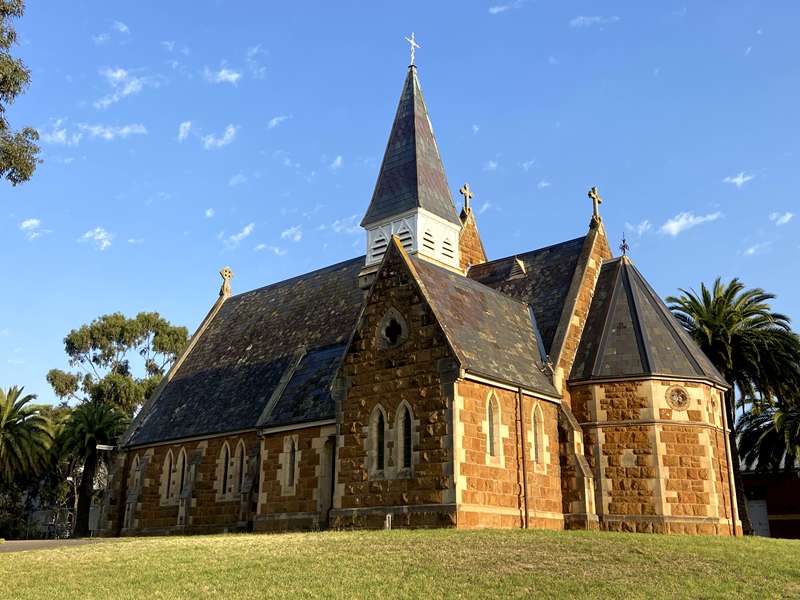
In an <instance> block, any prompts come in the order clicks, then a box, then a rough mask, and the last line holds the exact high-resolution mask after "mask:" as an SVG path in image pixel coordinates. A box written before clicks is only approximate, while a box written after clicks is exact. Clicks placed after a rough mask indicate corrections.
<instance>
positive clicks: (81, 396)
mask: <svg viewBox="0 0 800 600" xmlns="http://www.w3.org/2000/svg"><path fill="white" fill-rule="evenodd" d="M187 342H188V332H187V330H186V328H185V327H179V326H175V325H172V324H171V323H170V322H169V321H167V320H166V319H164V318H163V317H161V316H160V315H159V314H158V313H155V312H142V313H139V314H138V315H136V316H135V317H133V318H127V317H125V316H124V315H122V314H120V313H114V314H110V315H103V316H102V317H99V318H97V319H95V320H94V321H92V322H91V323H89V324H88V325H83V326H81V327H79V328H78V329H73V330H72V331H70V332H69V334H67V336H66V337H65V338H64V349H65V351H66V353H67V356H68V359H69V364H70V366H71V367H75V368H77V369H78V370H77V371H76V372H67V371H62V370H60V369H52V370H51V371H50V372H49V373H48V374H47V381H48V382H49V383H50V385H51V386H52V388H53V390H54V391H55V393H56V395H57V396H58V397H59V398H62V399H69V398H72V399H78V400H81V401H92V402H95V403H98V402H106V403H110V404H112V405H114V406H116V407H117V408H119V409H120V410H123V411H125V412H127V413H129V414H130V413H132V412H133V411H135V410H136V409H137V408H138V407H139V406H141V404H142V403H143V402H144V401H145V400H146V399H147V398H148V397H149V396H150V394H151V393H152V391H153V390H154V389H155V386H156V385H157V384H158V382H159V381H160V380H161V377H162V376H163V375H164V372H165V370H166V369H167V368H168V366H169V365H170V364H171V363H172V362H173V361H174V360H175V359H176V358H177V357H178V355H179V354H180V353H181V352H182V351H183V349H184V348H185V347H186V344H187ZM132 361H133V362H134V363H135V364H134V365H132ZM135 366H140V371H141V372H140V375H139V376H138V377H137V376H136V375H135V374H134V371H135V370H136V369H135Z"/></svg>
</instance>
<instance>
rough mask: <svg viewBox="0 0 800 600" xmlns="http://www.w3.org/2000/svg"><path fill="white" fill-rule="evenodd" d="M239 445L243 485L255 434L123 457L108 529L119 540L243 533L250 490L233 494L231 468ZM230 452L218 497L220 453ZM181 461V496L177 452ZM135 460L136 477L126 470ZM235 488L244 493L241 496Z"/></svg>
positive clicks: (249, 469)
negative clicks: (224, 487)
mask: <svg viewBox="0 0 800 600" xmlns="http://www.w3.org/2000/svg"><path fill="white" fill-rule="evenodd" d="M240 441H241V442H242V443H243V445H244V449H245V454H246V460H245V469H246V473H245V480H248V481H252V474H253V469H254V455H255V454H256V452H257V443H258V442H257V440H256V434H255V432H247V433H242V434H236V435H229V436H224V437H213V438H207V439H204V440H194V441H187V442H183V443H175V444H163V445H158V446H150V447H141V448H135V449H131V450H129V451H128V453H127V456H126V461H125V468H124V481H125V486H124V497H123V498H122V501H121V502H119V503H118V504H117V507H118V508H117V510H118V512H119V515H118V516H117V517H116V518H111V525H112V527H114V526H116V527H117V528H120V527H121V533H122V535H126V534H130V535H141V534H148V533H149V534H164V533H205V532H217V531H235V530H237V529H243V528H244V527H245V526H246V521H247V519H248V517H249V515H248V510H249V491H250V487H251V486H250V484H249V483H246V484H245V486H239V484H238V481H237V483H236V489H235V491H234V488H233V485H234V483H233V479H234V478H238V473H237V467H236V464H235V457H236V450H237V447H238V445H239V443H240ZM226 442H227V444H228V448H229V452H230V454H229V457H230V463H229V469H228V474H229V486H231V487H230V490H231V491H230V492H229V493H228V494H222V493H221V492H220V491H218V490H219V489H221V483H220V480H221V477H222V476H221V473H222V472H223V471H222V467H221V465H222V460H221V453H222V448H223V444H225V443H226ZM182 450H183V451H184V452H185V456H186V465H187V466H186V474H185V483H184V488H183V491H180V490H179V489H178V487H179V482H180V473H179V471H178V465H179V457H180V455H181V451H182ZM169 452H171V453H172V459H173V460H172V489H173V490H174V493H173V494H171V495H169V496H167V495H165V493H164V488H165V485H166V483H165V481H166V477H165V474H164V470H165V462H166V458H167V454H168V453H169ZM137 457H138V461H139V462H138V464H139V469H138V474H132V473H131V467H132V466H133V465H134V464H135V461H136V459H137ZM240 487H244V488H246V489H244V490H242V491H240Z"/></svg>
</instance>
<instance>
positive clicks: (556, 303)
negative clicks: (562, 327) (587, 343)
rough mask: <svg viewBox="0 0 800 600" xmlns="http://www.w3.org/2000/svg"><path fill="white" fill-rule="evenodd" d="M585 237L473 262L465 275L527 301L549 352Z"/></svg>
mask: <svg viewBox="0 0 800 600" xmlns="http://www.w3.org/2000/svg"><path fill="white" fill-rule="evenodd" d="M585 240H586V238H585V237H580V238H576V239H574V240H570V241H568V242H562V243H560V244H555V245H554V246H548V247H546V248H540V249H538V250H533V251H531V252H526V253H524V254H517V255H515V256H509V257H507V258H501V259H499V260H493V261H491V262H487V263H482V264H479V265H473V266H472V267H470V269H469V272H468V273H467V277H469V278H470V279H474V280H475V281H478V282H480V283H482V284H484V285H487V286H489V287H491V288H494V289H496V290H498V291H499V292H502V293H503V294H506V295H507V296H511V297H512V298H516V299H517V300H520V301H522V302H525V303H526V304H529V305H530V306H531V307H532V308H533V312H534V314H535V315H536V322H537V323H538V325H539V331H540V332H541V336H542V343H543V344H544V348H545V351H546V352H547V353H548V354H549V353H550V350H551V346H552V345H553V338H554V337H555V334H556V329H557V328H558V322H559V320H560V319H561V312H562V310H563V308H564V302H565V300H566V298H567V294H568V293H569V287H570V284H571V283H572V276H573V274H574V273H575V268H576V267H577V265H578V259H579V258H580V255H581V251H582V250H583V246H584V241H585ZM519 263H522V267H520V264H519ZM522 271H524V272H522Z"/></svg>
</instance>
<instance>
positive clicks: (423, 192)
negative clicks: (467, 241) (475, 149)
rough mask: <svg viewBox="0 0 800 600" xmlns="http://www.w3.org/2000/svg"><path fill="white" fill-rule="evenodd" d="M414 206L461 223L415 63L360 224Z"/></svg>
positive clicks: (387, 217) (388, 217)
mask: <svg viewBox="0 0 800 600" xmlns="http://www.w3.org/2000/svg"><path fill="white" fill-rule="evenodd" d="M412 48H413V46H412ZM414 209H424V210H426V211H427V212H429V213H431V214H433V215H435V216H436V217H439V218H440V219H443V220H445V221H448V222H450V223H452V224H454V225H457V226H459V227H460V226H461V222H460V221H459V219H458V215H457V214H456V209H455V206H454V204H453V200H452V197H451V196H450V188H449V187H448V185H447V177H446V176H445V173H444V166H443V165H442V160H441V157H440V156H439V148H438V147H437V145H436V139H435V138H434V135H433V128H432V127H431V121H430V119H429V118H428V109H427V107H426V106H425V100H424V98H423V97H422V89H421V87H420V84H419V78H418V76H417V67H416V65H414V64H411V65H409V67H408V74H407V75H406V80H405V82H404V83H403V93H402V94H401V96H400V103H399V104H398V106H397V113H396V114H395V118H394V123H393V124H392V130H391V133H390V134H389V143H388V144H387V145H386V152H385V154H384V156H383V162H382V163H381V169H380V173H379V174H378V180H377V182H376V184H375V191H374V192H373V194H372V201H371V202H370V204H369V208H368V209H367V212H366V214H365V215H364V219H363V220H362V221H361V226H362V227H364V228H367V229H369V228H370V227H371V226H373V225H377V224H379V223H382V222H385V221H389V220H391V219H392V218H393V217H396V216H399V215H401V214H403V213H407V212H409V211H413V210H414Z"/></svg>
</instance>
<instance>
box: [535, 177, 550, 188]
mask: <svg viewBox="0 0 800 600" xmlns="http://www.w3.org/2000/svg"><path fill="white" fill-rule="evenodd" d="M551 185H553V184H552V183H550V182H549V181H547V180H546V179H541V180H540V181H539V183H537V184H536V187H537V188H539V189H540V190H543V189H545V188H549V187H550V186H551Z"/></svg>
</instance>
